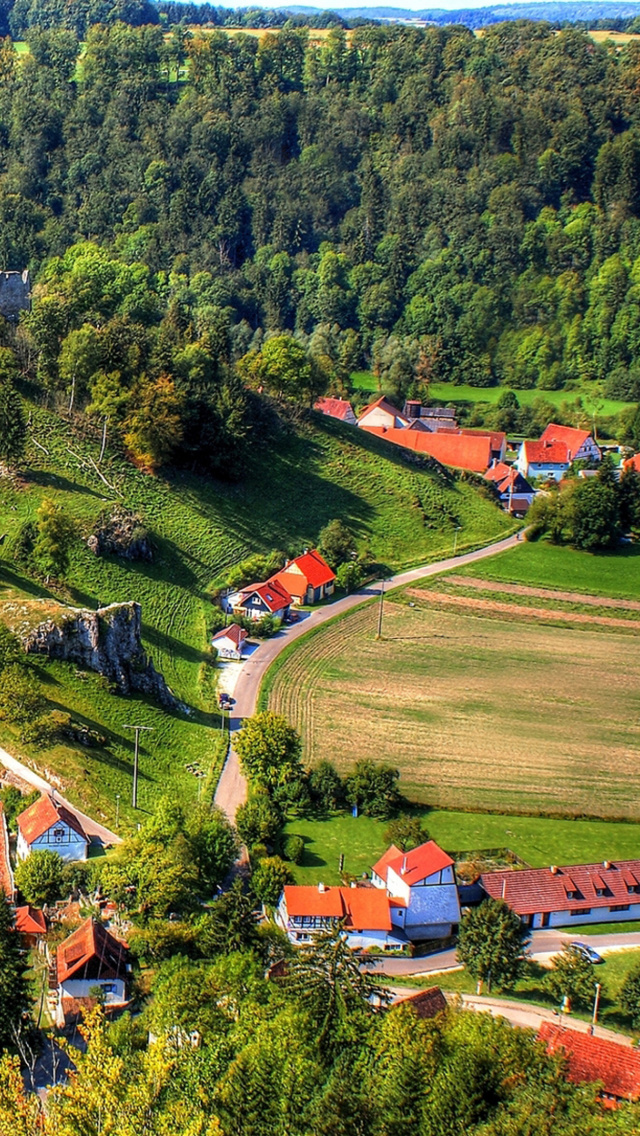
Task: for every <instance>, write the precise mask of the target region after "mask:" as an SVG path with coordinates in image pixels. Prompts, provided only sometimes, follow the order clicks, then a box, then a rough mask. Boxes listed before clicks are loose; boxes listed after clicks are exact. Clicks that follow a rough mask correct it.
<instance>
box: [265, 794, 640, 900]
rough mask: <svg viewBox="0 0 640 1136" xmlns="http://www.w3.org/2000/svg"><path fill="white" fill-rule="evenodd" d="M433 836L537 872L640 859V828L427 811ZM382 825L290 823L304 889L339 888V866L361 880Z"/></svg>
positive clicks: (337, 819) (342, 819)
mask: <svg viewBox="0 0 640 1136" xmlns="http://www.w3.org/2000/svg"><path fill="white" fill-rule="evenodd" d="M421 815H422V817H423V824H424V826H425V828H426V830H427V832H428V834H429V836H430V837H431V838H432V839H433V840H436V841H437V843H438V844H440V845H441V846H442V847H443V848H445V849H446V850H447V851H450V852H472V851H481V850H482V849H488V848H504V847H506V848H510V849H511V850H512V851H513V852H515V853H516V855H517V856H519V857H520V858H521V859H522V860H524V861H525V862H526V863H527V864H530V865H531V867H533V868H542V867H545V866H548V865H549V864H584V863H589V862H597V861H600V860H605V859H609V860H630V859H635V858H637V857H638V856H639V855H640V825H637V824H616V823H612V822H608V821H592V820H554V819H547V818H546V817H519V816H500V815H497V814H485V813H463V812H448V811H445V810H436V809H434V810H433V811H429V810H424V812H423V813H422V814H421ZM386 827H387V825H386V823H385V822H383V821H377V820H372V819H371V818H370V817H363V816H360V817H358V818H357V819H354V818H353V817H351V816H347V815H344V814H341V815H338V816H334V817H331V819H330V820H307V819H306V818H300V819H297V820H292V821H290V822H289V824H288V825H287V832H289V833H297V834H299V835H300V836H302V837H303V839H304V841H305V854H304V859H303V861H302V864H301V865H299V866H298V867H295V868H294V871H295V876H296V880H297V882H298V883H301V884H314V883H318V882H319V881H320V880H322V882H323V883H327V884H338V883H340V874H339V871H338V861H339V857H340V854H341V853H344V856H345V864H344V867H345V871H346V872H348V873H350V874H351V875H354V876H358V875H360V874H361V873H362V872H366V871H369V870H370V868H371V866H372V864H374V863H375V861H376V860H377V859H378V858H379V857H380V856H381V855H382V853H383V852H384V851H385V848H386V847H387V844H386V841H385V839H384V833H385V829H386Z"/></svg>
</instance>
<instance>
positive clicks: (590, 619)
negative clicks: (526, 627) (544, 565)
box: [407, 588, 640, 631]
mask: <svg viewBox="0 0 640 1136" xmlns="http://www.w3.org/2000/svg"><path fill="white" fill-rule="evenodd" d="M407 595H408V596H414V597H415V599H420V600H428V601H429V602H430V603H433V604H439V605H442V606H447V607H456V608H458V607H461V608H466V609H467V611H477V612H479V613H481V614H482V613H485V614H491V613H493V614H495V615H501V616H507V617H508V616H517V617H518V618H520V619H522V618H524V619H527V618H528V619H536V620H545V619H546V620H549V619H552V620H554V621H556V620H561V621H562V622H563V623H577V624H581V625H584V624H589V625H590V626H596V627H612V628H615V630H616V631H619V630H620V629H622V628H624V629H625V630H627V631H629V630H630V631H640V619H616V618H615V616H612V615H588V614H586V613H585V612H582V611H564V610H562V609H555V610H554V609H553V608H550V607H530V606H529V605H528V604H527V605H525V604H512V603H508V602H505V603H500V601H499V600H488V599H484V598H482V599H476V598H475V597H474V596H457V595H456V594H455V592H435V591H432V590H431V589H429V590H428V591H427V590H426V589H424V588H408V589H407Z"/></svg>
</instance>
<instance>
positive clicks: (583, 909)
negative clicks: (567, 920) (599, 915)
mask: <svg viewBox="0 0 640 1136" xmlns="http://www.w3.org/2000/svg"><path fill="white" fill-rule="evenodd" d="M569 915H591V908H590V907H579V908H578V909H577V911H570V912H569Z"/></svg>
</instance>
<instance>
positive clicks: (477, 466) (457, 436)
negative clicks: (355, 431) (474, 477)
mask: <svg viewBox="0 0 640 1136" xmlns="http://www.w3.org/2000/svg"><path fill="white" fill-rule="evenodd" d="M360 425H361V426H362V421H361V422H360ZM362 428H363V429H364V430H366V431H367V432H368V433H369V434H376V435H377V437H379V438H384V440H385V442H393V444H394V445H395V446H402V447H403V448H404V449H405V450H414V451H415V452H416V453H419V454H423V455H424V456H425V457H428V458H435V460H436V461H439V462H441V463H442V465H452V466H456V467H457V468H458V469H467V470H469V471H470V472H472V473H484V472H485V471H486V470H487V469H488V467H489V465H490V464H491V461H492V456H491V453H492V451H491V434H461V433H454V432H453V431H451V432H450V431H448V430H447V431H444V430H442V431H438V433H434V434H432V433H429V432H428V431H426V430H404V429H399V428H397V427H389V428H387V427H385V426H362Z"/></svg>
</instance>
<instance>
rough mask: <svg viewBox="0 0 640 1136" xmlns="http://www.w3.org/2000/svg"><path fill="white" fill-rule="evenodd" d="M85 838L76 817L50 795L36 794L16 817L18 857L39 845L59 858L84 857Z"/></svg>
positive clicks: (23, 855)
mask: <svg viewBox="0 0 640 1136" xmlns="http://www.w3.org/2000/svg"><path fill="white" fill-rule="evenodd" d="M88 847H89V838H88V837H87V835H86V833H85V832H84V830H83V828H82V825H81V824H80V821H79V820H78V819H77V817H75V816H74V815H73V813H70V812H69V810H68V809H67V808H65V806H64V805H61V804H59V803H58V802H57V801H55V800H54V799H53V797H45V796H43V797H40V799H39V800H38V801H35V802H34V804H33V805H30V806H29V808H28V809H25V810H24V812H22V813H20V815H19V817H18V845H17V854H18V859H19V860H26V858H27V856H30V855H31V853H32V852H36V851H38V852H40V851H42V850H43V849H49V851H52V852H57V853H58V855H59V856H61V857H62V859H63V860H86V858H87V849H88Z"/></svg>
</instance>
